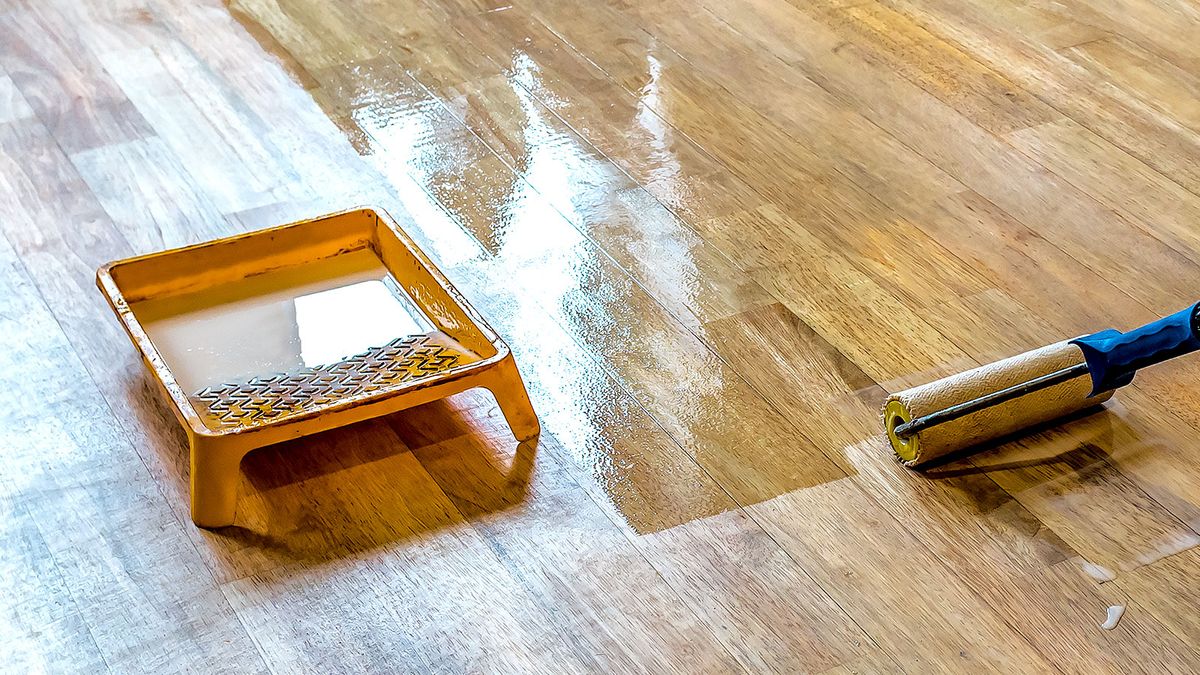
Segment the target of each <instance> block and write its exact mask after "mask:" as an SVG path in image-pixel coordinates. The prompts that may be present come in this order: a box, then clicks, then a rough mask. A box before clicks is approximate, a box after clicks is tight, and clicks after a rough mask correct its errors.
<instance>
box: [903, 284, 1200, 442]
mask: <svg viewBox="0 0 1200 675" xmlns="http://www.w3.org/2000/svg"><path fill="white" fill-rule="evenodd" d="M1198 311H1200V303H1197V304H1195V305H1192V306H1191V307H1188V308H1187V309H1184V310H1182V311H1180V312H1178V313H1176V314H1172V315H1171V316H1168V317H1166V318H1163V319H1160V320H1158V321H1155V322H1153V323H1150V324H1147V325H1145V326H1142V327H1141V328H1138V329H1136V330H1132V331H1129V332H1127V333H1122V332H1120V331H1116V330H1111V329H1110V330H1105V331H1101V332H1099V333H1094V334H1092V335H1085V336H1083V337H1079V338H1075V339H1074V340H1068V341H1064V342H1058V343H1055V344H1052V345H1049V346H1046V347H1042V348H1041V349H1035V350H1033V351H1029V352H1025V353H1024V354H1018V355H1017V356H1013V357H1011V358H1008V359H1004V360H1003V361H997V362H995V363H990V364H988V365H985V366H980V367H979V368H975V369H973V370H969V371H967V372H965V373H960V374H958V375H951V376H949V377H945V378H942V379H940V380H938V381H936V382H931V383H929V384H924V385H921V386H919V387H914V388H912V389H908V390H905V391H902V392H899V393H897V394H892V395H891V396H890V397H888V399H887V401H886V402H885V403H884V406H883V423H884V427H885V428H886V430H887V435H888V440H889V441H890V442H891V445H892V449H893V450H894V451H895V452H896V455H897V457H899V459H900V460H901V461H902V462H904V463H905V464H906V465H908V466H917V465H920V464H925V463H927V462H930V461H932V460H935V459H937V458H939V457H944V456H946V455H948V454H951V453H953V452H956V451H958V450H962V449H964V448H968V447H970V446H974V445H978V444H980V443H984V442H986V441H990V440H993V439H996V438H999V437H1001V436H1007V435H1009V434H1013V433H1016V432H1018V431H1020V430H1022V429H1025V428H1028V427H1031V426H1035V425H1038V424H1043V423H1045V422H1049V421H1051V420H1054V419H1057V418H1059V417H1063V416H1064V415H1069V414H1071V413H1073V412H1077V411H1080V410H1084V409H1087V408H1091V407H1094V406H1098V405H1100V404H1102V403H1103V402H1104V401H1106V400H1108V399H1109V398H1110V397H1111V396H1112V395H1113V392H1114V391H1115V390H1116V389H1117V388H1118V387H1122V386H1124V385H1126V384H1129V383H1130V382H1132V381H1133V376H1134V373H1136V372H1137V370H1138V369H1139V368H1143V367H1145V366H1148V365H1152V364H1155V363H1159V362H1161V361H1165V360H1167V359H1170V358H1173V357H1175V356H1179V355H1181V354H1186V353H1188V352H1191V351H1195V350H1197V349H1200V332H1198V314H1197V313H1198ZM1085 375H1087V376H1089V377H1084V376H1085Z"/></svg>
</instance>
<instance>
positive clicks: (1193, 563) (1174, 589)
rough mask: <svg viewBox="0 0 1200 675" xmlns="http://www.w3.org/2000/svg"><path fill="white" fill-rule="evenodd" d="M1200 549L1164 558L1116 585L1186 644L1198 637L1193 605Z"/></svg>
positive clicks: (1133, 603) (1198, 631) (1140, 569)
mask: <svg viewBox="0 0 1200 675" xmlns="http://www.w3.org/2000/svg"><path fill="white" fill-rule="evenodd" d="M1198 562H1200V549H1191V550H1188V551H1185V552H1183V553H1180V554H1178V555H1174V556H1170V557H1167V558H1163V559H1162V560H1159V561H1157V562H1154V563H1152V564H1150V565H1146V566H1144V567H1140V568H1138V569H1136V570H1134V571H1133V572H1131V573H1129V574H1126V575H1124V576H1122V577H1121V578H1120V579H1119V581H1118V582H1117V584H1116V585H1117V586H1118V587H1119V588H1120V589H1121V590H1123V591H1124V592H1125V593H1127V594H1128V595H1129V597H1130V599H1131V600H1132V603H1131V604H1132V605H1133V606H1135V607H1139V608H1142V609H1143V610H1144V611H1145V612H1147V613H1149V614H1150V615H1152V616H1153V617H1154V618H1156V619H1158V620H1159V621H1160V622H1162V623H1163V624H1164V625H1166V626H1167V627H1168V628H1170V629H1171V631H1172V632H1173V633H1175V635H1177V636H1179V638H1180V639H1182V640H1184V641H1185V642H1187V643H1189V644H1193V645H1194V644H1197V641H1198V640H1200V620H1197V617H1196V613H1195V612H1193V611H1191V607H1194V606H1195V603H1196V601H1197V598H1196V585H1195V584H1193V583H1191V581H1190V580H1191V579H1194V578H1195V575H1196V569H1197V563H1198Z"/></svg>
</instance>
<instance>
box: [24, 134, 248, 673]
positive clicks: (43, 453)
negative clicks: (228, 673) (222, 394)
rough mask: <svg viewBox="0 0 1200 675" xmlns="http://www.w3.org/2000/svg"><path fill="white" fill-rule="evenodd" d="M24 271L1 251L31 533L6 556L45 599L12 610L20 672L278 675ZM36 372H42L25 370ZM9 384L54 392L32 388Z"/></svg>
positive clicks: (32, 599)
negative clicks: (269, 674)
mask: <svg viewBox="0 0 1200 675" xmlns="http://www.w3.org/2000/svg"><path fill="white" fill-rule="evenodd" d="M3 131H8V129H7V128H5V129H3ZM5 140H7V139H5ZM7 197H8V195H7V194H4V195H3V197H2V198H7ZM19 260H20V259H19V258H18V257H17V255H16V253H15V251H14V250H13V249H12V248H10V247H9V246H8V244H7V242H6V241H4V240H0V270H2V273H3V275H4V276H3V284H4V287H5V288H6V289H7V292H6V293H5V296H6V298H5V312H4V314H5V315H6V317H7V316H12V317H14V319H15V318H16V317H21V318H20V320H19V322H18V321H15V320H6V321H5V323H6V324H8V323H12V324H14V325H11V326H9V327H10V328H13V329H14V330H10V331H5V335H6V343H7V346H8V347H9V348H10V349H7V350H6V351H5V354H6V356H8V357H9V358H11V359H12V360H13V361H12V362H13V363H14V365H16V367H15V368H13V369H9V368H5V369H4V371H5V380H6V385H5V387H4V388H5V390H7V391H14V392H15V391H18V390H20V391H22V395H21V397H19V400H18V397H15V396H14V397H11V398H12V399H13V400H10V401H6V403H8V404H9V405H6V406H5V422H6V424H5V426H6V428H7V429H8V432H6V433H7V435H6V438H7V439H8V440H10V441H11V443H12V446H11V447H12V448H13V449H14V451H13V452H9V453H7V454H6V460H5V461H6V463H7V465H8V467H9V469H10V470H11V471H12V473H11V474H9V473H6V476H5V480H4V483H3V487H4V495H3V496H4V503H5V505H13V504H12V501H10V500H17V499H19V502H20V507H19V508H17V509H13V511H15V513H13V514H12V515H13V516H14V518H13V520H12V521H11V523H12V525H13V526H15V527H19V528H20V530H18V531H16V532H12V533H11V534H12V539H9V538H8V537H6V539H5V541H6V542H9V543H13V544H17V543H19V544H21V546H20V547H14V548H16V549H17V550H10V549H9V548H8V547H6V551H8V552H9V555H6V556H5V559H6V560H9V559H10V555H13V554H15V553H17V552H18V551H19V552H20V553H22V554H23V555H22V557H21V559H20V560H15V559H14V562H15V563H18V564H20V565H21V567H22V568H23V569H22V570H21V573H20V574H19V575H13V576H12V577H6V578H12V579H13V580H14V581H16V582H17V583H18V584H22V585H24V584H38V585H39V588H37V589H27V591H26V592H27V593H29V594H30V596H31V597H26V601H25V602H23V603H20V604H17V605H9V604H8V603H5V605H6V606H5V613H6V614H9V613H10V612H11V613H13V615H14V618H15V619H16V620H15V621H14V622H13V623H12V624H8V625H10V629H9V632H11V633H12V634H11V637H12V640H13V642H12V643H10V644H11V647H12V652H11V653H12V659H10V660H8V661H7V663H14V662H16V661H18V660H19V661H20V662H23V663H25V664H26V665H28V666H30V667H36V666H37V664H38V662H39V660H42V659H47V660H49V661H48V662H47V664H46V665H48V666H49V667H50V669H52V670H58V669H59V667H58V666H59V664H60V663H62V664H63V667H64V668H73V669H78V670H82V671H86V670H94V669H96V668H101V669H103V668H104V667H106V666H107V667H111V668H118V669H130V670H185V669H189V668H212V667H218V668H229V669H237V670H245V671H247V672H265V669H263V667H262V661H261V659H260V658H259V655H258V652H257V650H256V649H255V648H254V645H253V643H252V642H251V641H250V639H249V636H248V635H247V634H246V632H245V629H244V628H243V627H242V625H241V623H240V622H239V621H238V620H237V617H236V616H235V615H234V614H233V612H232V610H231V608H230V607H229V605H228V603H226V601H225V598H224V596H223V595H222V594H221V592H220V590H219V589H218V588H217V586H216V584H215V582H214V581H213V578H212V575H211V574H210V572H209V571H208V569H207V568H206V567H205V566H204V563H203V561H202V560H201V558H200V556H199V555H197V553H196V550H195V548H194V547H193V546H192V544H191V542H190V541H189V540H188V537H187V535H186V534H185V532H184V530H183V529H182V528H183V526H182V523H181V522H180V521H179V520H178V519H177V518H176V517H175V515H174V514H173V513H172V511H171V509H170V508H169V507H168V506H167V504H166V502H165V499H164V496H163V493H162V492H161V491H160V489H159V487H158V485H157V483H156V481H155V480H154V479H153V477H152V476H151V475H150V473H149V472H148V471H147V470H146V467H145V465H144V464H143V463H142V461H141V459H140V458H139V457H138V455H137V454H136V453H135V452H134V450H133V448H132V447H131V446H130V445H129V443H128V441H127V440H126V438H125V436H124V434H123V432H122V430H121V428H120V427H119V426H118V425H117V424H116V423H115V421H114V420H113V419H112V413H111V411H110V410H109V409H108V406H107V404H106V403H105V401H104V399H103V397H102V396H101V395H100V393H99V391H97V390H96V389H95V386H94V384H93V383H92V381H91V379H90V377H89V375H88V373H87V371H86V370H85V369H84V367H83V364H82V363H80V361H79V360H78V358H77V357H76V355H75V353H74V351H73V350H72V348H71V346H70V345H69V343H68V342H67V338H66V337H65V336H64V335H63V333H62V332H61V329H59V327H58V323H57V322H56V321H55V319H54V317H53V316H52V315H51V314H50V311H49V310H48V308H47V307H46V306H45V305H44V304H43V303H42V302H41V299H40V298H39V297H38V294H37V290H36V287H35V286H34V284H33V283H32V282H31V281H30V280H29V279H27V278H25V277H24V270H23V265H22V263H21V262H18V261H19ZM10 311H11V312H12V313H11V315H10V314H9V312H10ZM47 355H49V356H51V357H52V358H50V359H47V358H46V356H47ZM22 363H24V364H27V365H24V366H21V365H19V364H22ZM31 368H36V369H37V371H38V373H37V374H36V375H35V374H33V373H29V372H24V371H26V370H28V369H31ZM9 377H14V378H28V379H24V380H23V381H26V382H28V381H39V382H40V383H42V384H45V385H48V386H49V387H51V388H49V389H40V388H39V389H33V388H27V387H24V386H23V385H22V384H21V382H22V379H11V380H10V379H8V378H9ZM17 449H19V450H17ZM13 506H15V505H13ZM5 522H6V523H9V522H10V521H9V520H8V519H7V518H6V519H5ZM35 528H36V529H35ZM6 534H9V532H8V531H7V528H6ZM131 542H136V544H133V543H131ZM31 556H36V558H33V557H31ZM26 565H28V567H26ZM23 633H24V634H23Z"/></svg>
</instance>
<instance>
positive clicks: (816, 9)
mask: <svg viewBox="0 0 1200 675" xmlns="http://www.w3.org/2000/svg"><path fill="white" fill-rule="evenodd" d="M510 3H511V4H510ZM1198 31H1200V6H1197V5H1195V4H1192V3H1189V2H1185V1H1184V0H1114V1H1113V2H1105V3H1094V2H1088V1H1087V0H1055V1H1050V0H996V1H983V0H979V1H976V2H968V3H962V2H957V1H953V0H877V1H876V0H862V1H849V0H815V1H810V0H792V3H791V4H789V2H788V1H787V0H603V1H596V2H578V1H577V0H349V1H347V2H338V3H329V2H325V1H323V0H236V1H235V2H234V3H233V4H232V5H231V6H225V5H223V4H221V3H220V2H219V0H201V1H199V2H172V1H169V0H122V1H120V2H115V1H110V0H88V1H86V2H83V1H80V0H0V232H2V234H3V237H2V238H0V263H2V264H0V289H2V292H0V359H2V363H3V368H2V369H0V385H2V386H0V423H2V425H3V426H0V429H2V431H0V508H2V512H0V610H2V612H0V669H5V670H11V671H13V672H31V671H47V672H55V673H58V672H76V671H77V672H85V673H92V672H98V671H104V670H106V669H109V670H113V671H120V672H132V671H143V672H154V673H166V672H182V671H189V672H268V671H270V672H275V673H295V672H313V673H329V672H364V671H372V672H503V673H509V672H519V671H539V672H555V673H558V672H572V671H593V672H594V671H601V672H631V671H643V672H663V671H685V672H727V671H728V672H741V671H751V672H765V671H780V672H831V673H834V672H837V673H849V672H870V673H874V672H910V673H929V672H934V671H939V670H940V671H949V672H993V671H996V672H1005V673H1015V672H1056V671H1063V672H1088V673H1095V672H1139V671H1140V672H1152V673H1161V672H1171V671H1174V672H1196V671H1197V670H1198V669H1200V611H1198V610H1197V604H1198V603H1200V584H1198V583H1197V578H1198V577H1200V547H1197V544H1200V534H1197V533H1198V532H1200V389H1198V388H1197V387H1196V386H1195V383H1196V382H1197V381H1198V380H1200V359H1192V360H1190V361H1189V360H1186V359H1185V360H1181V361H1178V362H1173V363H1171V364H1168V365H1163V366H1160V367H1158V368H1156V369H1153V370H1151V371H1148V372H1145V373H1143V374H1142V375H1139V377H1138V380H1137V382H1136V383H1135V384H1134V385H1133V386H1132V387H1129V388H1127V389H1126V390H1123V391H1122V392H1121V393H1120V394H1118V396H1117V398H1116V399H1114V401H1113V402H1112V403H1110V404H1109V407H1108V410H1107V411H1106V412H1103V413H1100V414H1096V415H1093V416H1091V417H1087V418H1084V419H1081V420H1077V421H1074V422H1071V423H1069V424H1066V425H1064V426H1061V427H1059V428H1056V429H1052V430H1048V431H1045V432H1043V433H1040V434H1037V435H1034V436H1030V437H1028V438H1027V439H1024V440H1021V441H1019V442H1014V443H1010V444H1007V445H1004V446H1000V447H997V448H995V449H992V450H989V451H987V452H985V453H982V454H980V455H978V456H976V457H974V458H972V459H970V460H963V461H959V462H957V463H955V464H951V465H948V466H944V467H941V468H939V469H937V470H936V471H934V472H932V473H930V474H928V475H921V474H916V473H913V472H910V471H908V470H906V469H903V468H902V467H900V466H898V465H897V464H896V463H895V462H894V461H893V459H892V458H891V456H890V452H889V451H888V449H887V448H886V445H885V443H884V442H883V441H882V439H881V436H880V426H879V420H878V417H877V410H878V405H879V403H880V402H881V401H882V399H883V397H884V396H885V393H886V392H888V391H895V390H898V389H901V388H904V387H905V386H907V385H910V384H915V383H920V382H924V381H928V380H930V379H933V378H935V377H938V376H940V375H943V374H947V373H951V372H956V371H959V370H962V369H964V368H967V367H969V366H971V365H973V364H977V363H981V362H987V361H991V360H994V359H996V358H998V357H1002V356H1007V355H1010V354H1013V353H1016V352H1018V351H1022V350H1024V349H1027V348H1031V347H1033V346H1037V345H1041V344H1045V343H1048V342H1052V341H1056V340H1058V339H1061V338H1064V337H1070V336H1074V335H1078V334H1081V333H1084V332H1092V331H1095V330H1099V329H1102V328H1107V327H1117V328H1129V327H1132V326H1134V325H1136V324H1139V323H1141V322H1144V321H1146V320H1149V319H1151V318H1153V317H1155V316H1158V315H1160V314H1162V313H1166V312H1169V311H1173V310H1175V309H1178V308H1180V307H1182V306H1184V305H1185V304H1187V303H1189V302H1191V301H1193V300H1195V299H1196V298H1197V296H1200V42H1197V40H1196V39H1195V38H1196V35H1197V34H1198ZM358 204H375V205H378V206H382V207H383V208H386V209H388V210H389V211H390V212H391V213H392V214H393V215H394V216H395V217H396V218H397V219H398V220H399V221H400V222H401V224H402V225H403V226H404V227H405V228H407V229H408V231H409V232H410V233H412V234H413V235H414V237H416V238H417V239H418V240H419V241H420V242H421V244H422V246H424V247H425V248H426V250H427V252H428V253H429V254H430V255H431V257H432V258H433V259H434V260H435V261H437V263H438V264H439V265H440V266H441V267H442V269H443V270H444V271H445V272H446V273H447V274H448V276H450V277H451V278H452V279H453V280H454V282H455V283H456V284H458V285H459V287H460V289H461V290H462V291H463V292H464V293H465V294H466V295H467V296H468V297H470V298H471V299H472V301H473V302H474V303H475V304H476V305H477V306H478V307H480V309H481V310H482V311H483V312H484V313H485V314H486V315H487V316H488V317H489V318H490V320H491V321H492V322H493V324H494V325H495V326H496V327H497V328H498V329H499V330H500V331H501V332H502V333H503V334H504V335H505V336H506V338H507V339H508V340H509V342H510V343H511V344H512V345H513V346H514V350H515V352H516V355H517V358H518V362H519V364H520V365H521V367H522V370H523V372H524V374H525V377H526V380H527V382H528V384H529V386H530V389H531V394H532V395H533V398H534V402H535V405H536V407H537V408H538V411H539V413H540V415H541V419H542V424H543V427H544V429H545V432H544V433H543V435H542V437H541V439H540V441H539V442H537V443H536V444H527V445H524V446H522V447H515V445H514V443H513V442H512V441H511V436H509V435H508V430H507V427H506V426H505V423H504V421H503V418H501V417H500V416H499V411H498V410H497V408H496V406H495V403H494V401H493V400H492V399H491V398H490V397H489V396H488V395H487V394H486V393H483V394H477V395H476V394H467V395H463V396H460V397H456V398H453V399H451V400H449V401H448V402H446V403H440V404H434V405H428V406H425V407H423V408H420V409H416V410H413V411H410V412H407V413H404V414H400V415H397V416H395V417H393V418H390V419H385V420H382V421H379V422H375V423H370V424H364V425H361V426H359V427H355V428H351V429H348V430H344V431H340V432H334V433H328V434H325V435H322V436H318V437H315V438H312V439H310V440H306V441H302V442H294V443H290V444H287V445H285V446H281V447H275V448H268V449H264V450H261V451H258V452H256V453H252V454H251V455H250V456H249V457H247V459H246V461H245V462H244V464H243V472H244V480H243V484H242V487H241V494H242V497H241V501H240V505H239V513H238V519H237V525H236V526H234V527H232V528H226V529H224V530H220V531H204V530H200V529H197V528H195V527H194V526H193V525H192V524H191V522H190V520H189V517H188V511H187V504H188V499H187V472H188V468H187V464H188V463H187V455H186V452H187V449H186V441H185V439H184V437H183V434H182V432H181V430H180V429H179V427H178V425H177V424H176V422H175V420H174V418H173V417H172V415H171V413H170V412H169V410H168V409H167V408H166V407H165V406H164V403H163V402H162V401H161V400H160V398H159V396H158V394H157V392H156V391H155V390H154V389H153V388H152V384H151V380H150V379H149V378H148V376H147V375H146V374H144V372H143V367H142V364H141V363H140V362H139V361H138V359H137V357H136V355H135V352H134V350H133V348H132V346H131V345H130V344H129V341H128V340H127V339H126V337H125V336H124V334H123V333H122V331H121V329H120V327H119V326H118V324H117V322H116V321H115V320H114V319H113V317H112V316H111V312H110V311H109V309H108V308H107V306H106V305H105V304H104V302H103V300H102V298H101V296H100V295H99V293H98V292H97V291H96V289H95V287H94V284H93V274H94V271H95V268H96V267H97V266H99V265H101V264H102V263H104V262H107V261H109V260H113V259H117V258H121V257H126V256H129V255H132V254H137V253H145V252H150V251H154V250H159V249H162V248H165V247H173V246H178V245H182V244H186V243H190V242H197V241H202V240H206V239H211V238H213V237H217V236H221V235H224V234H230V233H236V232H242V231H246V230H249V229H253V228H258V227H263V226H268V225H273V224H279V223H284V222H288V221H290V220H294V219H299V218H302V217H308V216H312V215H317V214H321V213H324V212H329V211H334V210H340V209H343V208H347V207H350V206H355V205H358ZM1110 606H1124V607H1125V608H1126V611H1125V613H1124V616H1123V618H1122V619H1121V620H1120V623H1119V624H1118V625H1117V627H1116V628H1115V629H1113V630H1111V631H1109V630H1103V629H1101V627H1100V624H1101V623H1102V622H1103V621H1104V619H1105V616H1106V610H1107V609H1108V608H1109V607H1110Z"/></svg>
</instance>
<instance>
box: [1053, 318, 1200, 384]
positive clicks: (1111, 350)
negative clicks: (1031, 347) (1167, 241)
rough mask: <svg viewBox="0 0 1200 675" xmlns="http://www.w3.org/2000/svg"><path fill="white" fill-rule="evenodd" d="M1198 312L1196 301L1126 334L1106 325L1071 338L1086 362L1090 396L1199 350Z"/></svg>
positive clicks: (1130, 380)
mask: <svg viewBox="0 0 1200 675" xmlns="http://www.w3.org/2000/svg"><path fill="white" fill-rule="evenodd" d="M1198 311H1200V302H1198V303H1196V304H1194V305H1192V306H1191V307H1188V308H1187V309H1183V310H1180V311H1178V312H1176V313H1174V314H1172V315H1171V316H1167V317H1163V318H1161V319H1159V320H1158V321H1154V322H1152V323H1148V324H1146V325H1145V326H1142V327H1141V328H1137V329H1134V330H1131V331H1129V332H1128V333H1122V332H1121V331H1119V330H1113V329H1111V328H1110V329H1108V330H1102V331H1100V332H1099V333H1093V334H1091V335H1085V336H1083V337H1081V338H1075V339H1074V340H1071V344H1074V345H1078V346H1079V348H1080V349H1082V350H1083V358H1084V360H1085V361H1087V367H1088V371H1089V372H1090V373H1091V375H1092V393H1091V396H1095V395H1096V394H1099V393H1100V392H1103V391H1108V390H1110V389H1116V388H1118V387H1124V386H1125V385H1127V384H1129V383H1130V382H1132V381H1133V376H1134V374H1135V373H1137V371H1138V370H1139V369H1140V368H1145V367H1146V366H1152V365H1154V364H1156V363H1162V362H1163V361H1166V360H1167V359H1173V358H1175V357H1176V356H1181V355H1183V354H1187V353H1188V352H1194V351H1196V350H1198V349H1200V335H1198V334H1197V329H1198V328H1200V326H1198V325H1197V321H1198V316H1197V312H1198Z"/></svg>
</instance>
